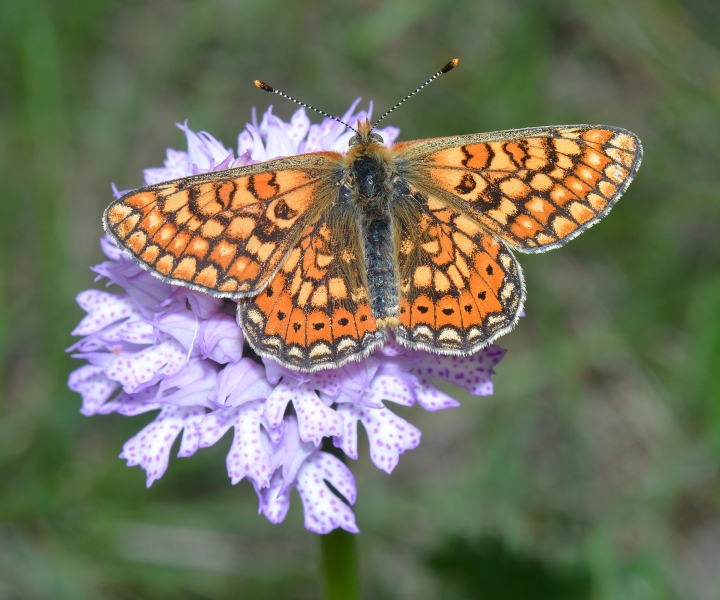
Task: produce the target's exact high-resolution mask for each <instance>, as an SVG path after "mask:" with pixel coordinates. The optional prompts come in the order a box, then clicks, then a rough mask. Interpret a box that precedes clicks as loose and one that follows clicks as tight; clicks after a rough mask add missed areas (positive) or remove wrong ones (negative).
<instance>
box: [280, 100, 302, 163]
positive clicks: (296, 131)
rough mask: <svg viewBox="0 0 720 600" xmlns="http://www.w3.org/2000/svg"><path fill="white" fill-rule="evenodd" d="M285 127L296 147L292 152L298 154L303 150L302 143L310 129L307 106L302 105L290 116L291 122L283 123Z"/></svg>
mask: <svg viewBox="0 0 720 600" xmlns="http://www.w3.org/2000/svg"><path fill="white" fill-rule="evenodd" d="M278 120H279V119H278ZM283 127H284V129H285V133H286V134H287V136H288V138H290V141H291V142H292V144H293V147H294V149H295V151H294V152H293V153H292V154H298V153H299V152H301V150H300V144H301V143H302V142H303V140H304V139H305V136H306V135H307V133H308V131H310V119H309V117H308V116H307V114H306V113H305V107H303V106H301V107H300V108H299V109H298V110H296V111H295V112H294V113H293V116H292V117H290V123H283Z"/></svg>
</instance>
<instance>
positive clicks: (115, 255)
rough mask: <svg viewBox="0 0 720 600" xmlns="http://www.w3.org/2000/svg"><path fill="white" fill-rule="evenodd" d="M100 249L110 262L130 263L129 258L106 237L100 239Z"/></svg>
mask: <svg viewBox="0 0 720 600" xmlns="http://www.w3.org/2000/svg"><path fill="white" fill-rule="evenodd" d="M100 249H101V250H102V251H103V254H105V256H107V257H108V258H109V259H110V260H111V261H127V262H129V261H130V258H129V257H128V256H127V255H126V254H125V253H124V252H123V251H122V250H120V248H118V247H117V246H116V245H115V242H113V241H112V239H110V238H109V237H108V236H106V235H104V236H102V237H101V238H100Z"/></svg>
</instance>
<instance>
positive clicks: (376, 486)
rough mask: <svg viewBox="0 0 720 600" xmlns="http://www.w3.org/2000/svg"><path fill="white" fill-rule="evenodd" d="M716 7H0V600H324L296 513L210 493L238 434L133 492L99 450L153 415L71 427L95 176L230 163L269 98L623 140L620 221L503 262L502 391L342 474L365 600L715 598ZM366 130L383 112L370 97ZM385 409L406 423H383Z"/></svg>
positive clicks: (422, 422) (130, 178)
mask: <svg viewBox="0 0 720 600" xmlns="http://www.w3.org/2000/svg"><path fill="white" fill-rule="evenodd" d="M718 31H720V4H718V2H717V1H716V0H686V1H684V2H681V1H678V0H633V1H632V2H628V1H627V0H572V1H568V0H566V1H559V0H558V1H553V0H550V1H545V2H536V1H534V0H508V1H506V2H496V1H493V0H460V1H455V2H449V1H444V0H364V1H361V2H349V1H347V0H345V1H339V2H320V1H318V0H310V1H307V2H297V3H290V2H284V1H281V0H245V1H232V0H204V1H199V0H195V1H188V0H185V1H180V2H169V1H166V0H152V1H148V2H140V1H137V0H126V1H124V2H121V1H119V0H54V1H51V0H4V1H3V2H1V3H0V280H1V281H2V299H1V301H0V353H2V372H1V376H0V378H1V382H0V393H1V405H0V411H1V412H0V599H2V600H5V599H13V600H14V599H53V600H64V599H68V600H82V599H108V600H125V599H128V600H129V599H140V598H142V599H145V598H147V599H165V598H167V599H170V598H181V599H198V600H199V599H213V600H214V599H218V600H221V599H230V598H260V599H262V598H291V599H301V598H315V597H317V594H318V583H317V570H316V569H317V567H316V564H317V540H316V539H315V535H314V534H311V533H308V532H306V531H305V530H304V529H303V527H302V514H301V510H300V503H299V499H298V498H297V497H295V499H294V501H293V508H292V510H291V512H290V514H289V516H288V518H287V520H286V522H285V523H284V524H282V525H280V526H272V525H270V524H269V523H267V522H266V521H265V519H264V518H263V517H258V516H257V515H256V514H255V512H256V498H255V494H254V492H253V491H252V489H251V488H250V486H249V485H248V484H246V483H245V482H243V483H242V484H240V485H238V486H236V487H233V486H231V485H230V483H229V480H228V478H227V475H226V472H225V466H224V462H225V461H224V457H225V453H226V451H227V446H228V445H229V440H225V441H224V442H221V443H219V444H217V445H216V446H215V447H213V448H210V449H206V450H202V451H200V452H199V453H198V454H197V455H196V456H194V457H192V458H190V459H173V460H172V461H171V465H170V468H169V470H168V473H167V474H166V476H165V477H164V478H163V479H162V480H160V481H159V482H156V483H155V485H154V486H153V487H152V488H151V489H150V490H146V489H145V485H144V474H143V473H142V472H141V471H140V469H139V468H137V467H136V468H132V469H128V468H126V467H125V466H124V462H123V461H121V460H119V459H117V458H116V457H117V455H118V453H119V451H120V449H121V447H122V444H123V442H124V441H125V440H126V439H128V438H129V437H130V436H132V435H133V434H134V433H135V432H137V431H138V430H139V429H140V428H141V427H142V426H143V425H144V423H146V422H147V421H149V420H150V419H151V418H152V416H149V415H146V416H144V417H138V418H131V419H129V418H125V417H119V416H109V417H94V418H91V419H88V418H85V417H82V416H81V415H80V414H79V412H78V409H79V406H80V398H79V396H78V395H76V394H74V393H71V392H69V391H68V390H67V389H66V388H65V381H66V378H67V375H68V373H69V372H70V370H72V369H73V368H77V367H78V366H79V365H80V363H79V362H78V361H73V360H72V359H70V358H69V357H68V356H67V355H66V354H65V353H64V348H66V347H67V346H69V345H70V344H71V342H72V339H71V337H70V335H69V332H70V331H71V329H72V328H73V327H74V325H75V324H76V323H77V322H78V320H79V319H80V318H81V316H82V311H81V310H80V309H79V308H78V307H77V306H76V304H75V301H74V297H75V294H76V293H77V292H79V291H81V290H83V289H86V288H89V287H92V286H93V285H94V284H93V282H92V280H93V273H91V271H90V270H89V268H88V267H89V266H90V265H92V264H95V263H97V262H99V261H100V260H101V254H100V249H99V246H98V238H99V237H100V235H101V232H102V228H101V224H100V216H101V213H102V210H103V209H104V207H105V206H106V205H107V204H108V203H109V201H110V200H111V195H110V182H112V181H114V182H116V183H117V185H118V187H119V188H120V189H123V188H130V187H136V186H139V185H140V184H141V182H142V178H141V171H142V169H143V168H144V167H149V166H160V165H161V164H162V160H163V158H164V153H165V148H166V147H168V146H170V147H174V148H179V149H182V148H184V147H185V140H184V137H183V136H182V134H181V132H180V131H179V130H177V129H176V128H175V127H174V125H173V123H174V122H175V121H182V120H184V119H185V118H188V119H189V121H190V125H191V127H193V128H194V129H196V130H198V129H204V130H207V131H210V132H212V133H213V134H214V135H216V136H217V137H218V138H219V139H221V140H222V141H224V142H225V144H226V146H234V145H235V144H236V142H235V140H236V136H237V133H238V132H239V131H240V130H241V129H242V128H243V127H244V125H245V123H246V121H248V120H249V118H250V109H251V107H252V106H257V107H258V109H260V110H263V109H264V108H265V107H266V106H267V103H268V101H270V100H277V101H276V102H275V105H276V111H275V112H276V113H277V114H279V115H280V116H282V117H285V118H287V117H288V116H289V115H290V114H291V113H292V112H293V110H294V106H293V105H290V104H289V103H286V102H285V101H282V100H280V99H278V98H270V97H269V96H267V95H264V94H262V93H261V92H260V91H258V90H257V89H255V88H254V87H253V86H252V80H253V79H255V78H261V79H263V80H266V81H268V82H269V83H270V84H272V85H274V86H277V87H279V88H280V89H282V90H283V91H285V92H287V93H289V94H291V95H294V96H296V97H298V98H301V99H302V100H304V101H305V102H309V103H312V104H315V105H317V106H318V107H320V108H322V109H324V110H326V111H328V112H332V113H335V114H340V113H342V112H344V110H345V109H346V107H347V106H348V105H349V104H350V102H351V101H352V100H353V99H355V98H356V97H357V96H363V97H364V98H365V99H366V100H367V99H373V100H374V101H375V103H376V107H377V109H379V110H380V111H382V110H384V109H385V108H386V107H389V106H391V105H392V104H393V103H395V102H396V101H397V100H398V99H399V98H401V97H402V96H404V95H405V94H406V93H408V92H409V91H411V90H412V89H414V88H415V87H416V86H417V85H418V84H419V83H420V82H422V81H423V80H424V79H425V78H426V77H427V76H428V75H429V74H431V73H433V72H435V70H437V69H438V68H439V67H440V66H442V65H443V64H445V62H446V61H447V60H449V59H450V58H452V57H454V56H458V57H459V58H460V59H461V64H460V68H459V69H457V70H455V71H453V72H452V73H451V74H449V75H447V76H445V77H443V78H442V79H441V80H440V81H439V82H437V83H435V84H433V86H431V87H430V88H429V89H427V90H425V91H423V93H422V94H421V95H419V96H418V97H417V98H414V99H413V100H412V101H411V102H409V103H407V104H406V105H405V106H403V107H402V109H400V110H398V111H397V112H396V113H394V114H393V115H392V117H391V119H389V124H394V125H397V126H399V127H400V128H401V131H402V133H401V139H413V138H418V137H431V136H440V135H454V134H462V133H472V132H480V131H491V130H496V129H508V128H516V127H526V126H532V125H547V124H568V123H607V124H612V125H618V126H622V127H626V128H628V129H631V130H632V131H634V132H635V133H637V134H638V135H639V136H640V138H641V139H642V140H643V142H644V145H645V161H644V164H643V166H642V168H641V169H640V172H639V175H638V177H637V179H636V181H635V183H633V184H632V186H631V187H630V189H629V191H628V193H627V195H626V197H625V198H624V199H623V200H622V201H621V202H620V203H619V204H618V206H617V207H616V208H615V209H614V210H613V212H612V214H611V215H610V216H609V217H608V218H607V219H606V220H605V221H603V223H602V224H601V225H599V226H598V227H595V228H593V229H592V230H590V231H589V232H588V233H586V234H585V235H583V236H582V237H581V238H579V239H578V240H576V241H574V242H572V243H571V244H570V245H569V246H568V247H566V248H563V249H562V250H560V251H558V252H551V253H549V254H545V255H537V256H520V259H521V263H522V265H523V267H524V269H525V272H526V275H527V280H528V289H529V301H528V303H527V314H528V316H527V318H526V319H524V320H523V321H522V322H521V323H520V325H519V326H518V328H517V329H516V331H514V332H513V333H511V334H510V335H508V336H506V337H505V338H502V339H501V340H500V343H501V344H502V345H503V346H505V347H507V348H509V349H510V352H509V353H508V355H507V357H506V358H505V360H504V361H503V362H502V363H501V365H500V367H499V368H498V374H497V377H496V378H495V382H496V392H495V395H494V396H492V397H488V398H474V397H469V396H466V395H462V394H458V397H459V398H461V400H462V401H463V406H462V407H461V408H458V409H454V410H451V411H447V412H445V413H440V414H432V415H429V414H424V413H423V412H422V410H420V409H417V410H405V411H402V414H403V416H405V417H406V418H408V419H410V420H411V421H412V422H414V423H415V424H417V425H418V426H419V427H420V428H421V429H422V431H423V440H422V444H421V445H420V447H419V448H418V449H416V450H414V451H412V452H409V453H407V454H405V455H404V456H403V457H402V459H401V462H400V465H399V466H398V468H397V469H396V471H395V472H394V473H393V474H392V476H387V475H385V474H384V473H382V472H380V471H378V470H377V469H375V468H374V467H373V466H372V464H371V463H370V460H369V458H368V456H367V452H364V453H361V458H360V460H359V461H357V463H354V464H353V465H351V466H352V469H353V471H354V473H355V475H356V477H357V480H358V488H359V499H358V502H357V505H356V514H357V517H358V523H359V526H360V528H361V530H362V534H361V535H360V536H359V540H358V541H359V544H360V552H361V559H362V572H363V581H364V594H365V597H366V598H378V599H385V598H387V599H394V598H401V599H431V598H457V599H463V598H483V599H490V600H498V599H499V600H515V599H519V598H524V599H526V598H535V599H539V600H545V599H568V600H570V599H579V600H582V599H589V600H590V599H592V600H616V599H625V598H627V599H633V600H646V599H648V600H649V599H675V598H677V599H682V600H685V599H701V600H704V599H714V598H720V502H718V499H719V498H720V474H719V472H718V469H719V467H720V268H719V267H720V34H718ZM376 114H377V112H376ZM398 412H401V411H398Z"/></svg>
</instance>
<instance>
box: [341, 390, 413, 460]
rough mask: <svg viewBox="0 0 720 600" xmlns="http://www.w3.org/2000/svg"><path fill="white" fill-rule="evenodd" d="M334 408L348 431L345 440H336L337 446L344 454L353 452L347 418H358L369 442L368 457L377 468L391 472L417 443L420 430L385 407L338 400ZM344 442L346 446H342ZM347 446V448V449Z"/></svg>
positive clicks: (354, 438) (353, 440)
mask: <svg viewBox="0 0 720 600" xmlns="http://www.w3.org/2000/svg"><path fill="white" fill-rule="evenodd" d="M337 412H338V413H340V414H341V415H342V417H343V421H344V423H345V433H348V432H350V433H351V435H350V436H349V438H348V440H347V441H345V440H340V443H341V446H340V447H341V448H342V449H343V450H344V451H345V452H346V453H347V455H348V456H350V457H352V458H354V457H356V456H357V448H356V446H351V444H357V434H356V433H355V432H354V431H352V430H351V429H350V426H349V425H348V422H350V423H353V425H352V427H353V428H355V427H356V423H357V421H358V420H360V421H361V422H362V424H363V426H364V427H365V431H366V432H367V436H368V440H369V442H370V458H371V459H372V461H373V463H374V464H375V466H376V467H377V468H378V469H382V470H383V471H385V472H386V473H391V472H392V470H393V469H394V468H395V466H396V465H397V463H398V461H399V460H400V455H401V454H402V453H403V452H405V450H411V449H412V448H416V447H417V445H418V444H419V443H420V430H419V429H418V428H417V427H415V426H414V425H411V424H410V423H408V422H407V421H406V420H405V419H403V418H401V417H398V416H397V415H396V414H394V413H392V412H390V411H389V410H388V409H387V408H363V407H358V406H354V405H352V404H341V405H339V406H338V408H337ZM346 445H347V446H348V448H347V449H346V448H345V446H346ZM348 450H349V451H348Z"/></svg>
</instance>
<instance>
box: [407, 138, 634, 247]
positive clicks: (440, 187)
mask: <svg viewBox="0 0 720 600" xmlns="http://www.w3.org/2000/svg"><path fill="white" fill-rule="evenodd" d="M403 153H405V154H407V155H409V156H412V158H413V159H415V158H416V156H418V157H420V156H419V155H422V165H423V167H422V170H420V169H418V170H416V171H413V170H412V169H410V171H411V172H410V174H409V175H408V179H409V180H410V181H411V182H412V183H414V184H416V185H420V186H422V185H423V183H424V185H425V188H426V189H427V188H428V186H429V188H430V189H431V190H432V189H435V190H436V193H437V195H438V196H440V197H443V198H444V199H445V200H446V202H448V203H449V204H450V205H452V206H453V207H454V208H455V209H457V210H459V211H460V212H467V213H468V214H469V215H470V216H472V217H473V218H475V219H477V221H479V222H480V223H482V224H483V225H484V226H485V227H487V228H488V229H489V230H490V231H492V232H494V233H496V234H497V235H498V236H500V237H501V238H502V239H504V240H505V241H507V242H508V243H509V244H511V245H512V246H513V247H514V248H516V249H518V250H520V251H523V252H544V251H546V250H551V249H553V248H557V247H559V246H562V245H563V244H564V243H566V242H567V241H569V240H570V239H572V238H574V237H576V236H577V235H579V234H580V233H582V232H583V231H585V230H586V229H587V228H588V227H591V226H592V225H594V224H595V223H597V222H598V221H599V220H600V219H601V218H602V217H604V216H605V215H606V214H607V213H608V211H609V210H610V208H612V206H613V205H614V204H615V202H617V200H618V199H619V198H620V196H621V195H622V194H623V192H624V191H625V189H626V188H627V186H628V185H629V184H630V182H631V181H632V179H633V177H634V176H635V173H636V171H637V169H638V168H639V166H640V161H641V159H642V147H641V145H640V141H639V140H638V139H637V137H635V136H634V135H633V134H632V133H630V132H628V131H625V130H624V129H619V128H612V127H592V126H577V127H540V128H533V129H527V130H518V131H508V132H499V133H495V134H480V135H469V136H458V137H456V138H441V139H438V140H429V141H426V142H419V143H417V144H413V143H409V144H406V145H404V146H403V147H402V148H401V154H403ZM411 162H412V161H411ZM414 174H415V177H414V176H413V175H414ZM458 200H461V201H462V202H458Z"/></svg>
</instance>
